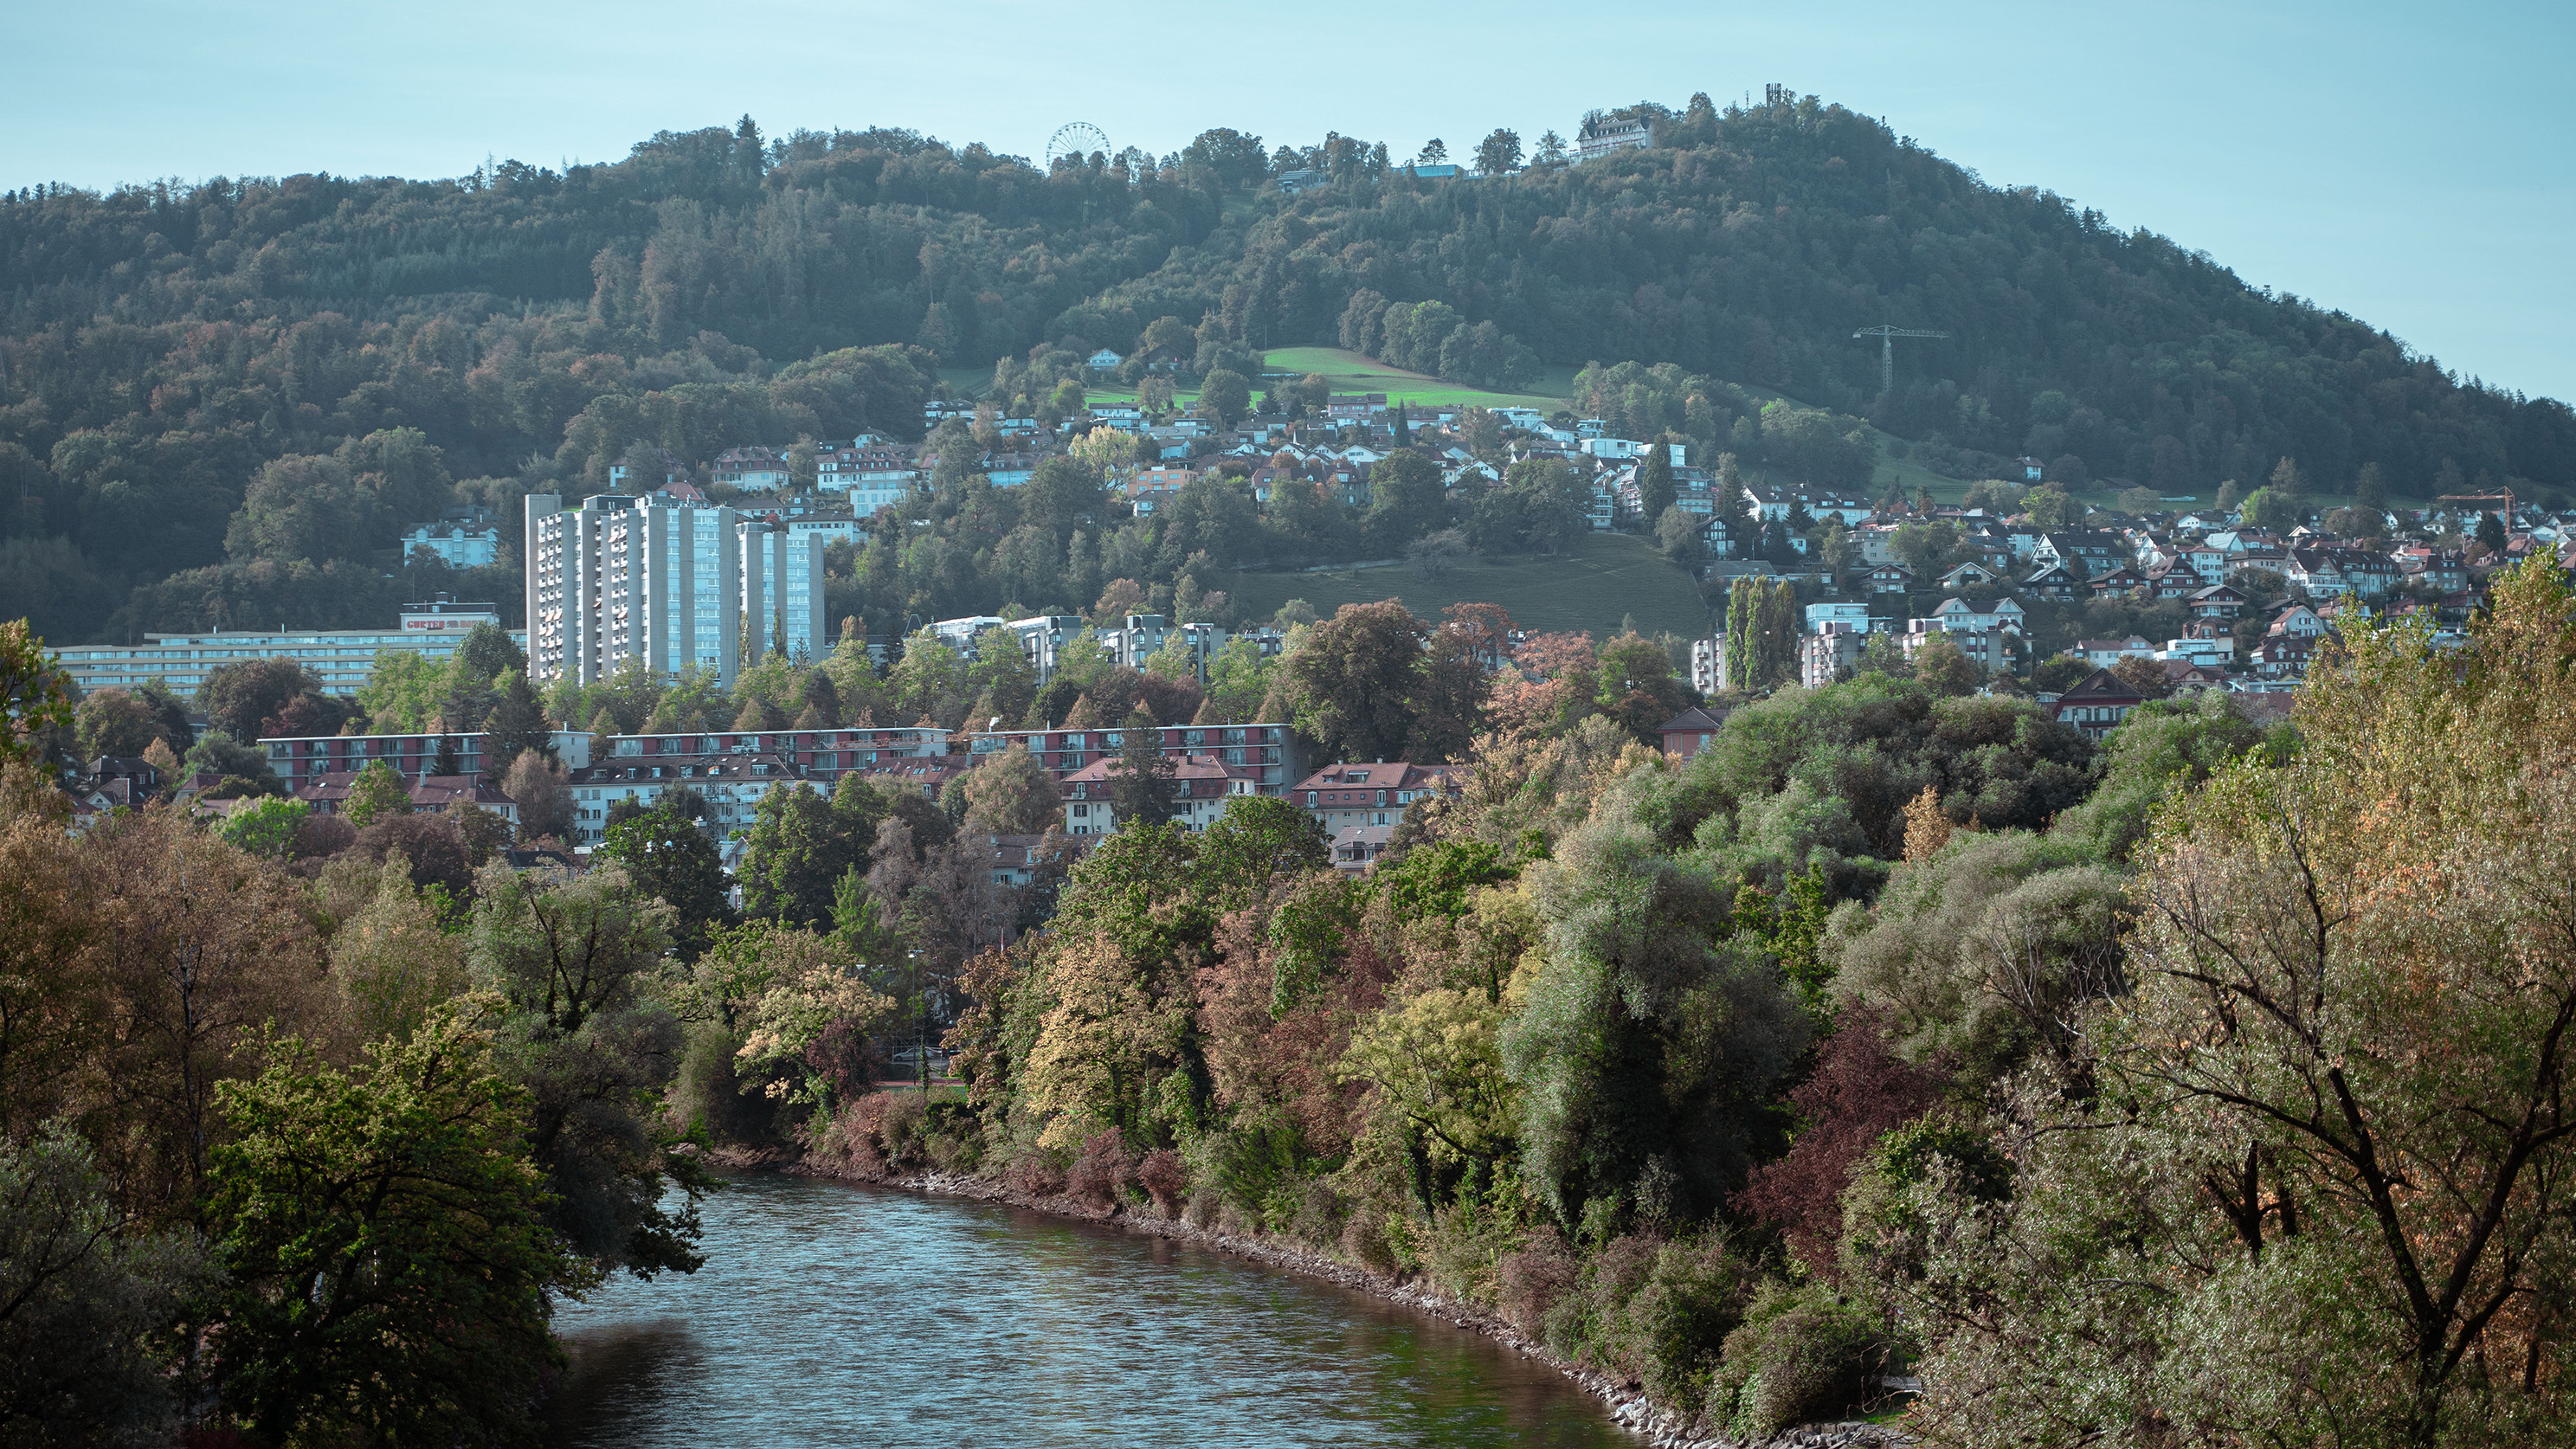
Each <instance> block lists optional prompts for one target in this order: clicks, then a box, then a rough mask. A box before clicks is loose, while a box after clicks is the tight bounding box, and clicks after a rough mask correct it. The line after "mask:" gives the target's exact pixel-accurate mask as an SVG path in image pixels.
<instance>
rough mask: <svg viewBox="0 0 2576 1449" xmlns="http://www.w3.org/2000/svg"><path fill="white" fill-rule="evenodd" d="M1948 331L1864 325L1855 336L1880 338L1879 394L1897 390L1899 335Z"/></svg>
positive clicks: (1939, 335) (1912, 335) (1941, 333)
mask: <svg viewBox="0 0 2576 1449" xmlns="http://www.w3.org/2000/svg"><path fill="white" fill-rule="evenodd" d="M1949 335H1950V334H1949V333H1947V332H1921V331H1917V330H1915V329H1913V328H1910V327H1890V326H1888V325H1887V324H1886V323H1883V322H1882V323H1880V324H1879V325H1878V326H1876V327H1864V328H1862V329H1860V330H1859V331H1858V332H1855V333H1853V334H1852V336H1854V337H1875V338H1877V339H1878V395H1879V396H1880V397H1885V396H1887V395H1888V394H1889V393H1891V392H1894V391H1895V390H1896V339H1897V338H1899V337H1947V336H1949Z"/></svg>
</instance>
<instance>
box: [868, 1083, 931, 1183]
mask: <svg viewBox="0 0 2576 1449" xmlns="http://www.w3.org/2000/svg"><path fill="white" fill-rule="evenodd" d="M870 1100H872V1101H875V1102H877V1103H879V1104H880V1105H879V1107H878V1109H877V1142H878V1144H879V1145H880V1146H881V1147H883V1148H884V1150H885V1156H886V1162H887V1163H888V1164H889V1165H891V1166H895V1167H902V1166H905V1165H907V1164H908V1163H911V1162H916V1161H918V1160H920V1153H919V1152H918V1151H917V1150H916V1149H917V1148H918V1147H919V1146H920V1143H921V1124H922V1119H923V1118H925V1117H927V1116H928V1115H930V1105H929V1104H928V1103H927V1102H924V1101H923V1100H922V1095H921V1093H919V1092H879V1093H877V1094H875V1096H874V1097H872V1098H871V1099H870Z"/></svg>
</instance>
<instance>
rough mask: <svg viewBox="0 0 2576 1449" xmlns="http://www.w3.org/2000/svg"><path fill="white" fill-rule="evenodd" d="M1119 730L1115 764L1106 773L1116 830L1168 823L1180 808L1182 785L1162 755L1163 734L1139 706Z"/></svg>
mask: <svg viewBox="0 0 2576 1449" xmlns="http://www.w3.org/2000/svg"><path fill="white" fill-rule="evenodd" d="M1119 730H1120V731H1121V734H1120V738H1119V746H1118V763H1117V764H1116V765H1115V766H1113V767H1111V769H1110V771H1109V803H1110V808H1112V809H1113V810H1115V811H1117V813H1118V825H1119V828H1120V829H1122V830H1123V829H1125V828H1127V827H1129V826H1131V825H1161V824H1165V823H1167V822H1169V821H1170V820H1171V818H1172V816H1173V814H1174V813H1175V812H1177V811H1178V810H1179V809H1180V803H1181V785H1180V781H1179V780H1178V779H1176V778H1174V771H1173V765H1172V761H1171V759H1170V757H1169V756H1167V755H1165V754H1164V753H1163V732H1162V731H1161V730H1159V729H1157V728H1155V726H1154V717H1153V716H1152V715H1150V714H1147V713H1145V708H1144V706H1142V705H1138V706H1137V707H1136V708H1135V709H1133V710H1131V711H1129V713H1128V715H1127V719H1126V722H1125V723H1123V724H1121V725H1120V726H1119Z"/></svg>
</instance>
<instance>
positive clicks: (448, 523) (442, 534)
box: [402, 508, 501, 569]
mask: <svg viewBox="0 0 2576 1449" xmlns="http://www.w3.org/2000/svg"><path fill="white" fill-rule="evenodd" d="M402 546H403V557H404V558H410V557H411V556H412V555H413V554H414V553H416V552H419V551H421V550H424V549H425V550H427V551H428V552H429V553H431V554H433V555H435V556H436V557H437V558H438V559H439V560H440V561H441V562H443V563H445V564H446V565H447V566H448V567H449V568H452V569H479V568H486V567H489V566H490V565H492V564H495V563H498V562H500V559H501V530H500V528H499V527H498V526H497V525H495V524H494V523H493V522H492V516H491V515H490V514H489V513H486V512H484V511H483V510H482V509H480V508H471V509H450V510H449V511H448V512H446V513H444V514H441V515H440V516H439V519H438V521H437V522H435V523H424V524H422V525H421V526H420V527H418V528H415V529H413V530H412V531H411V532H409V533H406V534H404V535H403V536H402Z"/></svg>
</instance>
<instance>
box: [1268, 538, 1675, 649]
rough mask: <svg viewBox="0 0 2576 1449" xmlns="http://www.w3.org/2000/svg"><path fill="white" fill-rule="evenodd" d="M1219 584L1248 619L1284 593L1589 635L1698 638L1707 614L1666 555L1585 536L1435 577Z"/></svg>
mask: <svg viewBox="0 0 2576 1449" xmlns="http://www.w3.org/2000/svg"><path fill="white" fill-rule="evenodd" d="M1222 587H1223V588H1224V589H1226V591H1227V592H1228V593H1230V594H1232V595H1233V596H1234V598H1235V599H1236V600H1237V601H1238V602H1239V603H1240V604H1241V605H1242V606H1243V608H1244V612H1245V613H1246V615H1248V616H1251V617H1265V616H1267V615H1269V614H1272V613H1275V612H1277V610H1278V608H1279V606H1280V605H1282V604H1284V603H1286V602H1288V601H1289V600H1290V599H1304V600H1305V601H1306V602H1307V603H1309V604H1312V605H1313V606H1314V608H1315V612H1316V614H1317V615H1318V616H1322V615H1329V614H1331V613H1332V612H1333V611H1334V610H1335V609H1338V608H1340V607H1341V606H1342V605H1344V604H1369V603H1375V602H1377V601H1378V600H1380V599H1385V598H1397V599H1402V600H1403V601H1404V606H1405V607H1406V608H1408V609H1411V610H1412V611H1413V612H1415V613H1416V614H1420V615H1422V616H1423V617H1424V618H1436V617H1438V615H1439V613H1440V611H1441V610H1442V609H1443V608H1445V607H1447V606H1448V605H1451V604H1455V603H1461V602H1472V603H1489V604H1500V605H1502V606H1503V607H1504V608H1505V609H1507V610H1509V611H1510V613H1511V616H1512V621H1513V622H1514V623H1516V624H1519V625H1520V626H1521V627H1522V628H1524V629H1538V630H1559V629H1583V630H1589V631H1591V633H1592V636H1593V637H1594V638H1596V639H1604V638H1608V637H1609V636H1610V635H1612V634H1615V633H1617V632H1619V621H1620V620H1621V618H1623V617H1626V616H1630V615H1633V616H1635V618H1636V621H1637V628H1638V629H1639V630H1640V631H1641V632H1644V633H1646V634H1650V635H1651V634H1658V633H1664V632H1667V631H1669V632H1671V633H1675V634H1679V635H1681V636H1683V637H1684V638H1696V637H1698V636H1700V635H1701V634H1703V633H1705V632H1706V631H1707V630H1708V628H1709V613H1708V609H1707V607H1706V606H1705V605H1703V604H1701V602H1700V599H1699V591H1698V589H1697V588H1696V586H1694V585H1693V583H1692V582H1691V577H1690V575H1689V574H1687V573H1685V572H1683V571H1682V570H1680V569H1678V568H1675V567H1673V566H1672V565H1671V564H1669V563H1666V562H1665V561H1664V558H1663V555H1662V554H1660V553H1658V552H1656V551H1655V549H1654V548H1653V547H1652V546H1650V545H1649V544H1647V543H1646V541H1645V540H1644V539H1641V538H1636V537H1633V536H1631V535H1628V534H1623V533H1591V534H1585V535H1584V536H1582V537H1581V538H1580V539H1578V540H1576V542H1575V545H1574V547H1573V548H1572V549H1571V550H1570V551H1568V552H1567V553H1565V554H1562V555H1559V556H1558V557H1555V558H1516V559H1509V560H1505V561H1502V562H1498V563H1485V562H1482V561H1476V562H1471V563H1468V564H1465V565H1463V566H1461V567H1458V568H1453V569H1451V570H1449V572H1448V573H1446V574H1444V575H1443V576H1441V577H1440V578H1439V579H1438V580H1436V581H1434V580H1431V579H1426V578H1424V577H1423V576H1422V574H1421V571H1420V570H1417V569H1414V568H1410V567H1407V566H1405V565H1402V564H1392V565H1387V566H1385V567H1381V568H1360V569H1350V568H1342V569H1333V570H1331V571H1329V572H1325V573H1240V574H1230V575H1227V576H1226V580H1225V583H1224V584H1223V585H1222Z"/></svg>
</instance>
